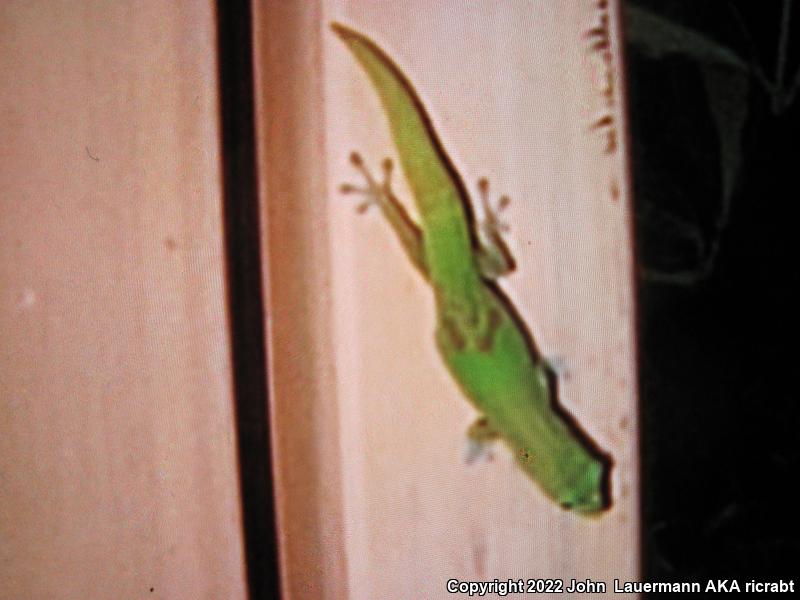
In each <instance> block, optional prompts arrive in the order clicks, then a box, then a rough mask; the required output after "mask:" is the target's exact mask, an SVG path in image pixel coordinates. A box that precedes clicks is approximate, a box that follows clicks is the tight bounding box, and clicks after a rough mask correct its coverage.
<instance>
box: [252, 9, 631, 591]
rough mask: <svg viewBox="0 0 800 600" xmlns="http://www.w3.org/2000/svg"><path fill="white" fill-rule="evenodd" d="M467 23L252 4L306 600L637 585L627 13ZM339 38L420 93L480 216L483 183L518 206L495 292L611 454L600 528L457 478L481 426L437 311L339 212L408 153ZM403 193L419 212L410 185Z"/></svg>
mask: <svg viewBox="0 0 800 600" xmlns="http://www.w3.org/2000/svg"><path fill="white" fill-rule="evenodd" d="M454 4H455V3H453V2H452V1H450V0H433V1H432V0H419V1H416V0H409V1H405V2H363V1H347V0H343V1H336V0H331V1H329V2H321V3H317V4H314V3H306V2H302V3H301V2H297V3H285V2H261V3H256V12H257V15H258V20H257V22H258V25H257V27H256V37H257V39H260V40H261V42H260V43H261V48H260V50H259V51H258V52H257V63H258V68H257V70H258V73H259V90H260V96H259V97H258V102H259V112H260V117H261V120H260V126H259V134H260V136H261V151H262V156H261V160H262V162H261V165H262V171H263V175H264V176H263V188H262V193H263V196H264V202H265V207H264V210H265V215H266V230H267V231H268V236H267V243H266V244H265V253H266V264H267V265H268V270H267V281H268V287H269V299H268V303H269V306H268V313H269V315H270V328H271V330H270V339H271V356H272V363H271V374H272V383H273V389H272V392H273V393H272V403H273V404H272V411H273V415H274V423H273V425H274V428H275V431H274V435H275V438H274V439H275V445H276V457H275V460H276V463H275V469H276V473H277V478H278V479H277V486H278V510H279V528H280V530H281V534H282V537H281V548H282V565H283V570H284V586H285V590H286V592H287V596H288V597H291V598H306V597H316V596H317V594H321V595H322V597H330V598H343V597H349V598H383V597H396V598H412V597H425V598H434V597H435V598H439V597H446V596H447V594H446V592H445V585H446V582H447V580H448V579H451V578H455V579H460V580H471V581H486V580H493V579H494V578H499V579H500V580H505V579H508V578H512V579H519V578H522V579H526V578H562V579H564V580H565V581H566V582H567V583H569V581H570V580H571V579H572V578H575V579H578V580H582V579H585V578H591V579H593V580H597V581H602V582H605V583H607V584H608V585H609V586H611V585H612V582H613V579H614V578H615V577H616V578H620V579H626V578H635V577H636V576H637V574H638V569H639V557H638V491H637V486H638V458H637V440H636V430H637V419H636V398H637V395H636V389H635V384H636V376H635V373H636V371H635V348H634V322H635V316H634V305H633V289H632V285H633V284H632V241H631V236H630V227H631V213H630V206H629V200H628V195H629V188H628V181H627V162H626V159H625V152H626V146H625V132H624V128H623V124H624V120H623V119H622V115H621V112H620V111H621V108H620V107H621V106H623V98H622V96H621V94H622V91H623V90H622V89H621V86H620V84H619V81H618V73H619V68H620V64H621V63H620V56H619V51H618V48H619V41H618V29H617V25H616V23H617V20H616V10H617V7H616V5H614V4H612V5H611V7H610V8H609V7H607V6H606V4H605V3H604V2H600V3H598V2H590V1H586V2H580V3H532V2H528V1H521V0H520V1H517V2H515V1H509V2H503V3H458V8H457V9H454ZM288 6H291V8H289V7H288ZM608 11H611V12H608ZM333 20H336V21H341V22H343V23H345V24H347V25H349V26H351V27H353V28H355V29H356V30H359V31H361V32H364V33H365V34H367V35H369V36H370V37H372V38H373V39H374V40H376V41H377V42H378V44H379V45H381V46H382V47H383V48H384V49H385V50H386V51H387V52H388V53H389V54H390V55H391V56H392V57H393V58H394V59H395V60H396V61H397V62H398V64H399V65H400V67H401V68H402V69H403V70H404V72H405V73H406V74H407V75H408V76H409V77H410V79H411V80H412V81H413V82H414V84H415V86H416V88H417V90H418V91H419V93H420V94H421V96H422V100H423V102H424V103H425V104H426V106H428V108H429V109H430V111H431V113H432V117H433V120H434V123H435V125H436V127H437V129H438V131H439V132H440V134H441V137H442V140H443V143H444V145H445V147H446V148H447V149H448V150H449V152H450V155H451V157H452V158H453V160H454V162H455V164H456V166H457V168H458V169H459V171H460V173H461V174H462V175H463V177H464V179H465V181H466V182H467V184H468V186H469V190H470V192H471V193H472V194H473V196H477V193H476V185H475V182H476V180H477V179H478V178H479V177H481V176H488V177H489V178H490V180H491V182H492V186H493V191H494V193H495V194H498V193H508V194H509V195H510V196H511V198H512V205H511V207H510V209H509V210H508V213H507V214H505V215H504V217H505V218H506V220H508V221H509V222H510V223H511V224H512V231H511V233H510V236H509V239H510V244H511V247H512V250H513V251H514V253H515V254H516V257H517V261H518V270H517V272H516V273H514V274H513V275H512V276H510V277H508V278H505V279H503V280H502V284H501V285H502V286H503V288H504V289H505V290H506V291H507V293H508V294H509V296H510V297H511V299H512V300H513V301H514V302H515V304H516V305H517V307H518V308H519V310H520V313H521V314H522V316H523V317H524V318H525V320H526V321H527V322H528V323H529V324H530V326H531V329H532V330H533V333H534V334H535V336H536V340H537V343H538V344H539V345H540V347H541V348H542V349H543V351H544V353H545V354H546V355H547V356H549V357H551V358H552V359H553V362H554V363H555V364H556V365H558V366H559V370H560V389H561V396H562V400H563V403H564V405H565V407H566V408H567V409H568V410H569V411H570V412H572V413H573V414H574V415H575V416H576V417H577V418H578V420H579V421H580V422H581V423H582V424H583V425H584V426H585V427H586V429H587V430H588V431H589V433H590V434H591V435H592V437H593V438H594V439H595V440H596V441H597V442H598V443H599V444H600V446H601V447H603V448H605V449H607V450H608V451H609V452H610V453H611V455H612V456H613V458H614V461H615V466H614V470H613V477H612V488H613V495H614V505H613V507H612V509H611V510H610V511H609V512H608V513H606V514H605V515H604V516H602V517H601V518H599V519H595V520H587V519H581V518H580V517H577V516H575V515H574V514H571V513H567V512H564V511H562V510H561V509H559V508H558V507H556V506H554V505H553V504H552V503H551V502H550V501H548V500H547V499H546V498H544V496H543V495H542V494H541V493H540V491H539V490H538V489H537V488H536V487H535V486H534V485H533V484H532V483H531V481H530V480H528V479H527V478H526V477H525V475H524V474H523V473H522V472H520V471H519V470H518V469H517V468H516V466H514V464H513V459H512V457H511V456H510V455H509V453H508V452H507V451H506V450H505V449H504V448H498V449H496V451H495V452H494V459H493V460H492V461H491V462H488V463H482V464H476V465H469V466H468V465H466V464H465V463H464V451H465V445H466V442H465V430H466V428H467V427H468V426H469V424H470V423H471V421H472V420H473V419H474V417H475V414H474V411H473V410H472V408H471V407H470V405H469V404H468V403H467V402H466V401H465V399H464V398H463V396H462V395H461V393H460V392H459V390H458V388H457V387H456V385H455V384H454V382H453V380H452V379H451V377H450V376H449V374H448V373H447V372H446V371H445V369H444V367H443V365H442V362H441V359H440V357H439V356H438V354H437V352H436V350H435V346H434V342H433V335H432V334H433V327H434V312H433V311H434V306H433V298H432V294H431V291H430V289H429V288H428V287H427V286H426V284H425V283H424V282H423V281H422V280H421V278H420V277H419V276H418V274H417V273H416V272H415V271H414V270H413V268H412V267H411V265H410V264H409V262H408V260H407V257H406V256H405V255H404V254H403V252H402V250H401V248H400V247H399V245H398V243H397V241H396V240H395V239H394V237H393V235H392V233H391V231H390V230H389V228H388V227H387V226H386V223H384V222H382V220H381V218H380V217H379V215H378V214H377V212H372V213H370V214H368V215H367V216H360V215H357V214H356V213H355V210H354V209H355V206H354V202H353V200H352V199H351V198H348V197H343V196H341V195H340V194H338V192H337V188H338V186H339V184H340V183H342V182H345V181H357V179H356V177H355V173H354V172H353V169H352V166H351V165H350V164H349V162H348V155H349V153H350V151H351V150H354V149H355V150H359V151H360V152H361V153H362V154H363V155H364V156H365V157H366V160H367V161H368V163H369V164H370V166H371V167H372V168H373V169H376V170H377V169H378V168H379V164H380V160H381V159H382V158H383V157H384V156H394V155H395V151H394V149H393V146H392V142H391V140H390V137H389V131H388V127H387V123H386V119H385V117H384V115H383V113H382V111H381V108H380V105H379V103H378V100H377V98H376V94H375V92H374V90H373V89H372V88H371V86H370V84H369V82H368V80H367V79H366V77H365V76H364V74H363V73H362V71H361V70H360V69H359V67H358V65H357V64H356V63H355V61H354V60H353V58H352V56H351V55H350V54H349V53H348V52H347V50H346V48H345V47H344V46H343V45H342V43H341V41H340V40H338V39H337V38H336V37H335V36H334V35H333V34H332V33H331V32H330V30H329V29H328V24H329V23H330V21H333ZM593 30H594V31H593ZM396 190H397V191H398V193H399V195H400V196H401V197H402V198H403V199H405V200H409V199H410V194H409V191H408V189H407V185H406V184H405V182H404V181H402V178H401V177H399V176H398V182H397V185H396ZM409 204H410V203H409ZM609 589H610V588H609ZM312 590H313V593H312Z"/></svg>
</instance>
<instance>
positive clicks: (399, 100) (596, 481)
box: [331, 23, 611, 515]
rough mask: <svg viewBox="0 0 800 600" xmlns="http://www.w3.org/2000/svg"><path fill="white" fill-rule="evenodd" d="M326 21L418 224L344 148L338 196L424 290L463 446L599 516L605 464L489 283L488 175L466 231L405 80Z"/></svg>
mask: <svg viewBox="0 0 800 600" xmlns="http://www.w3.org/2000/svg"><path fill="white" fill-rule="evenodd" d="M331 27H332V28H333V31H334V32H335V33H336V34H337V35H338V36H339V37H340V38H341V39H342V40H343V41H344V42H345V44H346V45H347V47H348V48H349V49H350V51H351V52H352V53H353V55H354V56H355V58H356V59H357V60H358V62H359V63H360V65H361V67H363V69H364V71H365V72H366V74H367V75H368V77H369V79H370V81H371V82H372V85H373V87H374V88H375V90H376V92H377V93H378V96H379V97H380V100H381V103H382V106H383V109H384V111H385V113H386V116H387V117H388V121H389V126H390V129H391V134H392V139H393V141H394V143H395V146H396V147H397V152H398V156H399V158H400V164H401V166H402V169H403V172H404V173H405V175H406V178H407V180H408V183H409V185H410V188H411V191H412V192H413V196H414V200H415V202H416V207H417V210H418V213H419V223H415V222H414V220H413V219H412V218H411V216H410V215H409V213H408V212H407V211H406V209H405V207H404V206H403V205H402V203H401V202H400V201H399V199H398V198H397V196H396V195H395V194H394V193H393V192H392V190H391V187H390V180H391V174H392V162H391V160H389V159H386V160H385V161H384V162H383V165H382V166H383V172H384V173H383V175H384V177H383V181H381V182H379V181H377V180H376V179H375V178H374V177H373V176H372V174H371V173H370V171H369V170H368V169H367V167H366V165H365V164H364V161H363V159H362V158H361V157H360V156H359V155H358V154H357V153H353V154H351V157H350V159H351V162H352V164H353V165H354V166H355V167H356V168H357V169H358V170H359V171H360V172H361V174H362V175H363V177H364V179H365V183H366V185H365V186H364V187H358V186H354V185H343V186H342V191H343V192H345V193H361V194H363V195H364V196H365V197H366V201H365V202H364V203H362V204H361V205H360V206H359V212H364V211H365V210H366V209H367V208H368V207H369V206H370V205H376V206H377V207H379V209H380V211H381V212H382V213H383V215H384V217H385V218H386V220H387V221H388V222H389V224H390V225H391V227H392V229H393V230H394V232H395V233H396V234H397V236H398V238H399V240H400V242H401V244H402V246H403V249H404V250H405V252H406V253H407V255H408V257H409V258H410V259H411V262H412V263H413V265H414V266H415V267H416V268H417V270H418V271H419V272H420V273H421V274H422V276H423V277H424V278H425V280H426V281H427V282H428V284H429V285H430V286H431V288H432V289H433V293H434V297H435V301H436V313H437V325H436V334H435V338H436V345H437V347H438V350H439V353H440V354H441V356H442V358H443V359H444V362H445V364H446V366H447V368H448V370H449V372H450V373H451V375H452V377H453V378H454V379H455V381H456V382H457V383H458V385H459V387H460V389H461V391H462V392H463V393H464V395H465V396H466V397H467V398H468V399H469V400H470V402H471V403H472V404H473V406H474V407H475V408H476V409H477V410H478V411H479V412H480V414H481V416H480V417H479V418H478V419H477V420H476V422H475V423H474V424H473V425H472V427H470V429H469V432H468V436H469V438H470V440H471V442H472V444H473V445H481V444H485V443H487V442H489V441H494V440H495V439H502V440H503V441H504V442H505V443H506V444H507V445H508V446H509V447H510V448H511V450H512V452H513V453H514V456H515V457H516V462H517V464H518V465H519V466H520V467H521V468H522V469H523V470H524V471H525V473H527V474H528V475H529V476H530V477H531V478H532V479H533V480H534V481H535V482H536V483H537V484H538V485H539V486H540V487H541V489H542V490H543V491H544V493H545V494H547V496H549V497H550V498H551V499H552V500H554V501H555V502H557V503H558V504H559V505H560V506H561V507H562V508H565V509H568V510H573V511H576V512H578V513H580V514H585V515H591V514H597V513H599V512H600V511H603V510H604V509H606V508H608V507H609V506H610V494H609V474H610V470H611V460H610V458H609V457H608V456H607V455H606V454H605V453H603V452H602V451H600V450H599V449H598V448H597V446H595V444H594V443H593V442H592V441H591V440H590V439H589V437H588V436H587V435H586V434H585V433H583V432H582V431H581V429H580V428H579V427H578V425H577V423H576V422H575V420H574V419H573V418H572V417H571V416H570V415H569V414H567V413H566V412H565V411H564V409H563V408H562V407H560V406H559V405H558V403H557V400H556V376H555V373H554V371H553V370H552V369H551V368H550V367H549V366H548V364H547V362H546V361H545V360H543V359H542V357H541V355H540V353H539V351H538V350H537V348H536V345H535V343H534V341H533V338H532V336H531V334H530V333H529V331H528V328H527V327H526V325H525V323H524V322H523V320H522V318H521V317H520V315H519V313H518V312H517V311H516V309H515V308H514V306H513V304H512V303H511V301H510V300H509V299H508V297H507V296H506V295H505V294H504V293H503V291H502V290H501V289H500V287H499V286H498V285H497V283H496V279H497V278H498V277H499V276H501V275H504V274H506V273H509V272H511V271H513V269H514V268H515V265H514V261H513V258H512V257H511V253H510V252H509V249H508V247H507V246H506V244H505V242H504V241H503V239H502V237H501V235H500V230H501V229H502V226H501V225H500V223H499V221H498V219H497V216H496V214H495V212H494V211H493V210H492V208H491V207H490V206H489V203H488V200H487V196H488V184H487V183H486V180H481V181H480V182H479V189H480V192H481V198H482V200H483V203H484V212H485V213H486V220H485V222H484V223H483V224H482V225H481V226H476V223H475V218H474V216H473V212H472V208H471V205H470V202H469V199H468V195H467V192H466V189H465V186H464V183H463V181H462V179H461V177H460V176H459V174H458V173H457V172H456V169H455V167H454V166H453V164H452V162H451V161H450V159H449V157H448V156H447V154H446V153H445V151H444V148H443V147H442V143H441V141H440V140H439V138H438V136H437V134H436V132H435V131H434V128H433V124H432V122H431V119H430V117H429V116H428V114H427V111H426V110H425V107H424V106H423V104H422V102H421V101H420V99H419V97H418V96H417V94H416V92H415V91H414V88H413V87H412V85H411V83H410V82H409V81H408V79H407V78H406V77H405V75H404V74H403V73H402V72H401V71H400V69H399V68H398V67H397V65H395V63H394V62H393V61H392V59H391V58H389V56H387V55H386V53H385V52H384V51H383V50H381V49H380V48H379V47H378V46H377V44H375V43H374V42H373V41H371V40H370V39H368V38H367V37H365V36H364V35H362V34H360V33H358V32H356V31H353V30H352V29H349V28H347V27H345V26H343V25H340V24H338V23H333V24H332V25H331ZM505 203H507V199H505V197H504V198H501V205H503V204H505ZM501 208H502V206H501Z"/></svg>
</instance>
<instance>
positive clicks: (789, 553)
mask: <svg viewBox="0 0 800 600" xmlns="http://www.w3.org/2000/svg"><path fill="white" fill-rule="evenodd" d="M625 4H626V6H627V7H628V8H629V10H628V16H629V17H631V16H632V15H631V12H630V7H633V8H634V9H635V8H636V7H640V8H642V7H643V8H646V9H649V10H650V11H652V13H653V14H657V15H661V16H662V17H664V20H665V22H666V23H671V24H674V25H676V26H679V27H682V28H685V30H684V31H686V30H690V31H691V32H694V33H697V34H700V35H701V36H702V37H703V38H704V39H705V40H707V41H709V42H710V43H712V44H713V45H715V46H717V47H719V48H725V49H727V50H728V51H731V52H732V53H733V55H734V56H736V57H739V58H740V59H741V65H740V66H739V67H736V66H732V65H731V64H730V63H728V62H726V61H724V60H719V59H718V57H717V58H715V57H714V55H713V53H712V52H710V51H709V48H710V46H709V47H701V46H702V44H697V43H696V41H697V40H696V38H693V37H692V36H690V35H683V36H678V37H679V38H682V41H681V43H680V45H678V46H675V47H673V48H672V49H671V50H670V51H667V52H664V47H665V45H666V44H665V42H664V40H663V35H662V36H660V37H661V41H658V40H657V39H656V38H659V35H658V34H659V32H657V31H654V29H655V28H653V27H650V28H649V29H650V31H643V30H642V27H641V19H639V20H638V23H639V25H640V30H639V31H638V32H637V31H632V30H631V28H632V27H635V26H636V22H637V20H636V19H635V18H628V19H626V28H627V29H628V40H629V41H628V44H627V57H626V58H627V70H628V75H627V85H628V95H629V111H630V119H631V121H630V124H631V147H632V164H633V175H634V190H635V191H634V195H635V212H636V236H637V251H638V260H637V264H638V268H639V272H638V286H639V291H638V305H639V306H638V308H639V319H640V322H639V351H640V386H641V416H642V428H641V442H642V452H643V472H642V476H643V479H642V495H643V499H642V501H643V507H642V509H643V532H642V535H643V539H642V541H643V552H644V574H643V576H644V578H645V579H647V580H652V581H699V582H701V583H704V582H705V580H706V579H707V578H737V579H738V580H739V583H740V585H742V586H743V585H744V582H745V581H750V580H751V579H757V580H777V579H780V578H783V579H784V580H785V579H789V578H795V580H796V579H797V574H798V560H800V552H798V550H800V540H799V539H798V532H797V525H798V517H797V515H798V511H797V496H798V494H797V492H796V491H795V485H796V483H797V476H798V473H799V471H800V469H799V467H800V460H798V432H797V427H798V424H800V418H798V417H800V410H799V409H798V392H797V385H796V379H795V377H796V374H797V371H798V369H797V360H798V351H797V327H796V324H797V317H796V315H797V310H798V302H797V300H798V294H797V285H798V283H799V282H798V271H799V269H798V262H797V261H798V257H800V253H798V250H797V243H798V240H799V239H800V228H798V220H797V216H798V203H799V202H800V194H799V193H798V175H799V174H800V152H798V142H800V140H798V137H800V127H799V125H800V123H799V122H798V119H799V118H800V110H799V109H798V104H800V103H799V102H797V100H796V98H795V94H794V91H796V88H795V87H794V86H795V82H796V81H797V77H798V75H797V72H798V68H799V67H800V6H791V5H792V3H791V2H782V1H769V2H746V1H741V2H725V1H710V0H706V1H703V2H698V1H696V0H673V1H668V0H658V1H649V2H647V1H643V0H637V1H635V2H634V1H633V0H629V1H628V2H626V3H625ZM789 8H791V9H793V10H791V11H788V9H789ZM791 13H793V14H791ZM787 15H788V17H787ZM782 27H783V31H784V33H782ZM660 33H663V31H661V32H660ZM673 33H674V31H673ZM648 36H649V37H650V39H649V40H648ZM782 36H783V42H781V39H782ZM659 44H660V45H661V48H660V50H661V52H659V51H658V50H659V48H658V47H657V46H659ZM781 44H782V47H783V49H782V50H781V49H780V47H781ZM659 54H660V56H656V55H659ZM781 73H783V74H782V75H781ZM709 86H717V87H716V88H714V89H712V92H714V91H716V92H717V95H716V100H713V99H712V100H710V99H709V96H713V95H714V94H713V93H712V94H710V93H709V89H710V88H709ZM723 140H727V142H724V141H723ZM731 140H734V141H733V142H731ZM725 178H728V180H729V181H730V182H731V188H730V190H728V191H727V192H726V190H725V189H724V185H725V184H724V180H725ZM798 583H800V582H797V581H796V583H795V585H798ZM651 597H653V596H652V595H651Z"/></svg>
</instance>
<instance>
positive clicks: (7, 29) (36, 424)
mask: <svg viewBox="0 0 800 600" xmlns="http://www.w3.org/2000/svg"><path fill="white" fill-rule="evenodd" d="M215 30H216V25H215V19H214V13H213V3H212V2H202V1H200V2H155V1H147V2H103V1H90V2H80V3H75V2H56V1H46V2H45V1H42V2H14V1H12V2H2V3H0V131H2V132H3V140H2V142H0V332H1V335H2V348H1V349H0V596H2V597H3V598H20V599H21V598H25V599H38V598H42V599H44V598H48V599H53V598H64V599H67V598H109V599H118V598H169V599H175V598H187V599H196V598H209V599H211V598H226V599H227V598H231V599H236V598H244V597H245V589H244V567H243V552H242V536H241V531H240V529H241V525H240V511H239V501H238V490H239V487H238V481H237V467H236V456H235V448H236V443H235V432H234V420H233V408H232V407H233V403H232V397H231V372H230V363H229V343H228V338H227V316H226V309H225V286H224V281H223V255H222V250H223V241H222V231H223V229H222V212H221V191H220V190H221V185H220V155H219V132H218V127H219V125H218V99H217V95H218V93H217V66H216V41H215V36H216V31H215Z"/></svg>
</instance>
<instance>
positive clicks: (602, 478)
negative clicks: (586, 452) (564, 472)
mask: <svg viewBox="0 0 800 600" xmlns="http://www.w3.org/2000/svg"><path fill="white" fill-rule="evenodd" d="M608 474H609V469H608V468H607V465H605V464H603V463H602V462H601V461H592V462H591V463H590V464H589V466H588V468H587V469H586V470H585V471H584V473H583V475H582V477H581V479H580V480H579V481H578V482H577V484H576V485H574V486H572V488H571V489H570V491H569V493H568V494H566V497H564V498H563V499H562V500H561V507H562V508H563V509H565V510H571V511H573V512H576V513H578V514H580V515H582V516H586V517H594V516H599V515H600V514H602V513H603V512H604V511H606V510H607V509H608V508H609V507H610V506H611V501H610V494H609V493H608V481H607V479H608Z"/></svg>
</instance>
